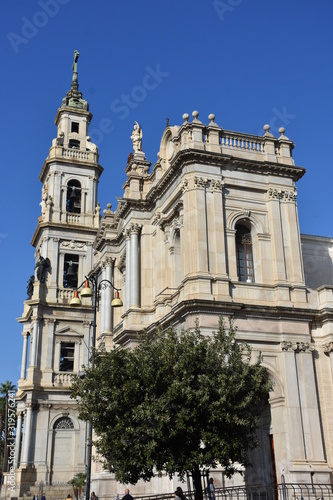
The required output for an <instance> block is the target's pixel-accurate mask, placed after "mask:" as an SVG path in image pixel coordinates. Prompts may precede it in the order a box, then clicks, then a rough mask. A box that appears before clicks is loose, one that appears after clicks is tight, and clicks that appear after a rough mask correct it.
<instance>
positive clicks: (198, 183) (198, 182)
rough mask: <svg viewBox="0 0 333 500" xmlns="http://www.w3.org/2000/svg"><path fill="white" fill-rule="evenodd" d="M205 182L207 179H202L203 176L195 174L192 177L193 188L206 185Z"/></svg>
mask: <svg viewBox="0 0 333 500" xmlns="http://www.w3.org/2000/svg"><path fill="white" fill-rule="evenodd" d="M207 183H208V180H207V179H204V178H203V177H197V176H195V177H194V189H198V188H201V189H203V188H205V187H206V185H207Z"/></svg>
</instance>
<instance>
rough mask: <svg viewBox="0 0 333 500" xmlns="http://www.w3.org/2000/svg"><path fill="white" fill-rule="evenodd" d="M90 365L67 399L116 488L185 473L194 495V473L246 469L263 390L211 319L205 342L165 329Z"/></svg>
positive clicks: (264, 382) (263, 377)
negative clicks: (88, 426) (90, 431)
mask: <svg viewBox="0 0 333 500" xmlns="http://www.w3.org/2000/svg"><path fill="white" fill-rule="evenodd" d="M94 356H95V366H94V368H87V370H86V376H85V378H84V379H83V380H82V379H79V378H77V379H76V380H75V381H74V383H73V386H72V397H73V398H76V399H77V401H78V404H79V410H80V418H82V419H84V420H90V421H91V422H92V425H93V428H94V430H95V433H96V436H97V437H96V440H95V442H94V444H95V446H96V450H97V452H98V453H99V454H100V456H101V457H102V458H103V461H104V466H105V467H106V468H108V469H109V470H110V471H111V472H113V473H114V474H115V476H116V479H117V480H118V481H120V482H122V483H126V482H129V483H132V484H135V483H136V482H137V481H138V480H139V479H140V478H141V479H143V480H146V481H148V480H149V479H151V478H152V477H153V476H154V475H155V474H156V472H157V474H162V473H163V472H166V473H167V474H168V475H169V476H170V477H171V476H172V475H174V474H175V473H178V474H179V475H180V477H184V476H185V474H186V473H190V474H192V477H193V481H194V487H195V491H196V498H197V499H201V498H202V497H203V492H202V486H201V474H200V471H201V470H202V469H205V470H209V469H211V468H215V467H216V466H217V464H218V463H221V464H222V465H223V466H224V467H225V470H226V473H227V474H228V475H232V474H233V473H234V472H235V470H236V469H235V463H236V462H238V463H239V464H242V465H244V466H249V465H250V463H249V454H248V452H249V450H250V449H253V448H254V447H256V446H257V441H256V429H257V427H258V425H259V423H260V416H261V413H262V409H263V404H264V402H265V401H267V397H268V391H269V390H270V388H271V383H270V381H269V378H268V374H267V371H266V369H265V368H264V367H263V366H262V365H261V361H260V360H258V361H257V362H256V363H255V364H251V362H250V357H251V351H250V348H249V346H248V345H245V344H240V343H238V342H236V330H235V328H234V327H233V326H232V324H230V328H229V329H226V328H225V326H224V322H223V319H222V318H220V322H219V328H218V331H217V332H216V333H214V335H213V336H209V337H208V336H204V335H202V334H201V332H200V330H199V328H198V327H197V328H196V329H195V331H183V332H181V334H180V335H177V333H176V332H175V331H173V330H172V329H170V330H168V331H166V332H162V331H159V332H158V333H157V334H156V335H154V337H153V338H149V337H148V336H147V335H144V336H143V338H142V339H141V341H140V342H139V344H138V347H137V348H136V349H134V350H125V349H114V350H111V351H110V352H106V351H105V350H103V349H100V350H96V351H94Z"/></svg>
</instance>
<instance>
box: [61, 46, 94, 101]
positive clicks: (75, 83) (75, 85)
mask: <svg viewBox="0 0 333 500" xmlns="http://www.w3.org/2000/svg"><path fill="white" fill-rule="evenodd" d="M78 59H79V51H78V50H74V61H73V66H72V70H73V77H72V83H71V89H70V90H69V91H68V92H67V94H66V97H64V98H63V100H62V105H61V107H62V108H64V107H70V108H76V109H84V110H86V111H89V104H88V102H87V101H85V100H84V99H82V92H79V79H78V72H77V61H78Z"/></svg>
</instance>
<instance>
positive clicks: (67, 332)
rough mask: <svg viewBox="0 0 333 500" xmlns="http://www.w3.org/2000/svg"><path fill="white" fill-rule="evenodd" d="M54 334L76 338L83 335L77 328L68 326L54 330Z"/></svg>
mask: <svg viewBox="0 0 333 500" xmlns="http://www.w3.org/2000/svg"><path fill="white" fill-rule="evenodd" d="M55 335H57V336H58V337H68V336H70V337H77V338H83V337H84V335H83V333H82V332H78V331H77V330H74V329H73V328H71V327H70V326H65V327H63V328H59V330H56V332H55Z"/></svg>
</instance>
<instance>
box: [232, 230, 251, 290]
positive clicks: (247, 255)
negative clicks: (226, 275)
mask: <svg viewBox="0 0 333 500" xmlns="http://www.w3.org/2000/svg"><path fill="white" fill-rule="evenodd" d="M236 258H237V274H238V279H239V281H243V282H245V283H254V270H253V252H252V238H251V229H249V228H248V227H246V226H245V225H243V224H239V225H237V226H236Z"/></svg>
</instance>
